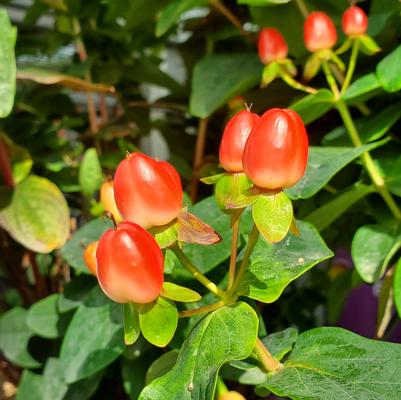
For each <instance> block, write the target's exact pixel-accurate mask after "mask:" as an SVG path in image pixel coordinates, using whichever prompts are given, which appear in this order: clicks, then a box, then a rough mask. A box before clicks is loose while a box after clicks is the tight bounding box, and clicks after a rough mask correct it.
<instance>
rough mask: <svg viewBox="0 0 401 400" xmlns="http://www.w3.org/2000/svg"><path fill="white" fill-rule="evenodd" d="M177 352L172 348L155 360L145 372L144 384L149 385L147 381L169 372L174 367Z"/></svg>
mask: <svg viewBox="0 0 401 400" xmlns="http://www.w3.org/2000/svg"><path fill="white" fill-rule="evenodd" d="M178 354H179V352H178V351H177V350H172V351H169V352H167V353H164V354H163V355H161V356H160V357H159V358H158V359H157V360H155V361H154V362H153V363H152V364H151V366H150V367H149V369H148V372H147V373H146V385H149V383H150V382H152V381H154V380H155V379H156V378H159V377H160V376H163V375H164V374H166V373H167V372H169V371H170V370H171V369H172V368H173V367H174V364H175V363H176V361H177V358H178Z"/></svg>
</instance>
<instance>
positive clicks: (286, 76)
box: [279, 68, 317, 94]
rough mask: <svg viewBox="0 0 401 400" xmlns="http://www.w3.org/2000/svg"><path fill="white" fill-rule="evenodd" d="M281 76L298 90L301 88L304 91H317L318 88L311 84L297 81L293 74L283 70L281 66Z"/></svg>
mask: <svg viewBox="0 0 401 400" xmlns="http://www.w3.org/2000/svg"><path fill="white" fill-rule="evenodd" d="M279 75H280V78H281V79H282V80H283V81H284V82H285V83H286V84H287V85H288V86H291V87H293V88H294V89H296V90H301V91H303V92H306V93H310V94H313V93H316V92H317V90H316V89H314V88H312V87H310V86H306V85H303V84H302V83H300V82H298V81H296V80H295V79H294V78H293V77H292V76H291V75H289V74H288V73H287V72H286V71H283V69H282V68H280V72H279Z"/></svg>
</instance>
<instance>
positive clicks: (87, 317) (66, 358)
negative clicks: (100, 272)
mask: <svg viewBox="0 0 401 400" xmlns="http://www.w3.org/2000/svg"><path fill="white" fill-rule="evenodd" d="M94 330H95V331H94ZM96 332H98V333H99V334H96ZM123 350H124V343H123V324H122V307H121V305H120V304H115V303H111V302H110V301H109V300H108V299H107V298H106V297H105V296H104V295H103V293H102V292H101V290H100V289H99V288H98V287H95V288H94V289H93V290H92V291H91V294H90V296H88V298H87V299H86V301H85V303H84V304H83V305H81V306H80V307H79V308H78V310H77V311H76V312H75V314H74V316H73V318H72V320H71V323H70V324H69V326H68V329H67V332H66V334H65V337H64V340H63V343H62V345H61V350H60V361H61V362H62V363H63V366H64V377H65V380H66V382H68V383H72V382H76V381H78V380H81V379H83V378H86V377H88V376H90V375H92V374H94V373H95V372H98V371H100V370H101V369H103V368H104V367H106V366H107V365H109V364H110V363H111V362H112V361H114V360H115V359H116V358H117V357H118V356H119V355H120V354H121V353H122V352H123Z"/></svg>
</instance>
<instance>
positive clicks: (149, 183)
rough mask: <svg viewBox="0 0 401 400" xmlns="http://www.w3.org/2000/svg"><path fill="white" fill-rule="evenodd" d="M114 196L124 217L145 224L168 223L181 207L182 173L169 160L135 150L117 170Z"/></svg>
mask: <svg viewBox="0 0 401 400" xmlns="http://www.w3.org/2000/svg"><path fill="white" fill-rule="evenodd" d="M114 198H115V200H116V204H117V208H118V210H119V212H120V214H121V216H122V217H123V218H124V220H126V221H131V222H135V223H136V224H138V225H140V226H142V227H143V228H150V227H152V226H160V225H165V224H168V223H169V222H171V221H172V220H173V219H174V218H176V217H177V215H178V214H179V212H180V211H181V207H182V186H181V180H180V176H179V175H178V172H177V171H176V170H175V169H174V167H173V166H172V165H170V164H169V163H168V162H166V161H157V160H155V159H153V158H151V157H149V156H147V155H145V154H142V153H132V154H130V155H129V156H128V157H127V158H126V159H125V160H123V161H122V162H121V163H120V165H119V166H118V168H117V170H116V173H115V176H114Z"/></svg>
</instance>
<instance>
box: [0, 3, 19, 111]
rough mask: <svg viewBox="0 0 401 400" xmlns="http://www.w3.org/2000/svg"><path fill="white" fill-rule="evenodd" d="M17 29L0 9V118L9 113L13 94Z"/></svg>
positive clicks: (4, 11)
mask: <svg viewBox="0 0 401 400" xmlns="http://www.w3.org/2000/svg"><path fill="white" fill-rule="evenodd" d="M16 38H17V29H16V28H14V27H13V26H12V25H11V22H10V19H9V18H8V15H7V11H6V10H5V9H2V10H0V71H1V73H0V118H5V117H7V115H9V114H10V112H11V110H12V108H13V104H14V96H15V79H16V78H15V75H16V69H17V67H16V64H15V53H14V46H15V41H16Z"/></svg>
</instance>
